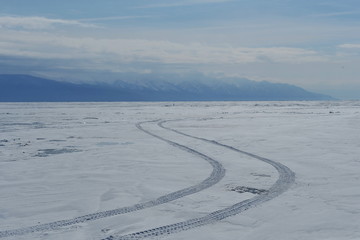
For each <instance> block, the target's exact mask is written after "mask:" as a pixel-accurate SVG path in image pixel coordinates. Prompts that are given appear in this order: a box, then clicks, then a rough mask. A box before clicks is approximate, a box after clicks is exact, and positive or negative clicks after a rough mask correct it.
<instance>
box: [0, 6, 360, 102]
mask: <svg viewBox="0 0 360 240" xmlns="http://www.w3.org/2000/svg"><path fill="white" fill-rule="evenodd" d="M0 6H1V7H0V74H13V73H14V74H15V73H17V74H18V73H21V74H32V75H36V76H43V77H48V78H52V79H56V80H67V81H73V82H74V81H79V82H94V81H113V80H116V79H117V78H119V77H120V76H121V77H124V76H126V74H131V76H133V75H134V74H135V75H136V74H138V75H142V76H143V75H147V74H149V75H151V76H152V77H154V76H162V75H164V74H166V76H169V74H170V75H171V74H172V75H174V76H186V75H189V74H199V73H201V74H204V75H205V76H211V77H213V76H215V77H218V78H222V77H241V78H248V79H251V80H256V81H263V80H265V81H270V82H277V83H288V84H294V85H297V86H300V87H303V88H305V89H307V90H311V91H316V92H319V93H324V94H330V95H332V96H333V97H337V98H340V99H360V1H359V0H316V1H314V0H301V1H299V0H131V1H130V0H71V1H70V0H52V1H49V0H31V1H29V0H11V1H10V0H0Z"/></svg>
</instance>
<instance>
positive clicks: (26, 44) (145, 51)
mask: <svg viewBox="0 0 360 240" xmlns="http://www.w3.org/2000/svg"><path fill="white" fill-rule="evenodd" d="M0 42H1V44H0V54H6V55H10V56H12V55H14V56H29V57H38V58H78V59H85V58H92V59H94V61H97V60H101V59H106V61H109V60H112V61H115V62H119V63H120V62H124V63H131V62H149V63H166V64H240V63H254V62H264V61H266V62H279V63H284V62H286V63H299V62H319V61H326V60H327V58H326V57H324V56H322V55H320V54H319V53H317V52H316V51H313V50H307V49H301V48H289V47H269V48H245V47H231V46H214V45H208V44H204V43H176V42H171V41H164V40H145V39H123V38H92V37H66V36H57V35H55V34H46V33H38V32H37V33H31V32H26V31H7V32H6V33H5V32H4V34H2V35H0Z"/></svg>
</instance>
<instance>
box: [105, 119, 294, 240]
mask: <svg viewBox="0 0 360 240" xmlns="http://www.w3.org/2000/svg"><path fill="white" fill-rule="evenodd" d="M172 121H176V120H172ZM165 122H169V121H162V122H159V123H158V126H159V127H161V128H163V129H166V130H169V131H172V132H175V133H177V134H180V135H183V136H187V137H190V138H193V139H198V140H201V141H205V142H208V143H211V144H214V145H217V146H221V147H224V148H226V149H229V150H232V151H235V152H238V153H241V154H245V155H247V156H250V157H252V158H255V159H257V160H260V161H263V162H265V163H268V164H270V165H271V166H273V167H274V168H275V169H276V170H277V171H278V173H279V177H278V180H277V181H276V182H275V183H274V184H273V185H272V186H271V188H270V189H269V190H268V192H267V193H265V194H262V195H259V196H255V197H253V198H251V199H247V200H245V201H242V202H239V203H237V204H234V205H232V206H230V207H227V208H224V209H222V210H218V211H215V212H212V213H210V214H208V215H206V216H204V217H200V218H194V219H190V220H187V221H183V222H179V223H175V224H170V225H166V226H162V227H158V228H153V229H149V230H146V231H140V232H136V233H131V234H128V235H123V236H121V235H116V234H115V235H112V236H109V237H107V238H105V239H103V240H128V239H143V238H154V237H157V236H162V235H169V234H174V233H177V232H181V231H185V230H189V229H192V228H196V227H200V226H204V225H207V224H211V223H214V222H217V221H220V220H222V219H224V218H227V217H230V216H234V215H236V214H239V213H241V212H243V211H246V210H248V209H249V208H253V207H256V206H258V205H260V204H262V203H264V202H266V201H269V200H271V199H273V198H275V197H277V196H279V195H280V194H282V193H283V192H285V191H286V190H288V189H289V188H290V186H291V185H292V184H293V183H294V182H295V173H294V172H292V171H291V170H290V169H289V168H288V167H286V166H285V165H283V164H281V163H278V162H275V161H272V160H270V159H267V158H263V157H260V156H258V155H255V154H252V153H249V152H245V151H242V150H240V149H237V148H234V147H232V146H229V145H226V144H222V143H219V142H217V141H214V140H209V139H205V138H201V137H196V136H192V135H189V134H186V133H183V132H180V131H178V130H175V129H172V128H169V127H165V126H164V123H165Z"/></svg>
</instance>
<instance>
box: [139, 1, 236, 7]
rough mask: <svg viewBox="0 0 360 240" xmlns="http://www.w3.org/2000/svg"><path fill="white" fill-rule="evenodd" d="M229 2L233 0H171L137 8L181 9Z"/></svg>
mask: <svg viewBox="0 0 360 240" xmlns="http://www.w3.org/2000/svg"><path fill="white" fill-rule="evenodd" d="M230 1H233V0H173V1H168V2H166V3H158V4H149V5H144V6H141V7H139V8H162V7H181V6H191V5H198V4H207V3H222V2H230Z"/></svg>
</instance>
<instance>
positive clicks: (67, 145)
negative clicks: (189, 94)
mask: <svg viewBox="0 0 360 240" xmlns="http://www.w3.org/2000/svg"><path fill="white" fill-rule="evenodd" d="M160 119H161V120H176V121H168V122H165V123H164V126H166V127H169V128H172V129H176V130H178V131H180V132H183V133H186V134H189V135H193V136H197V137H202V138H206V139H210V140H215V141H217V142H219V143H223V144H226V145H229V146H233V147H235V148H237V149H241V150H244V151H247V152H250V153H254V154H256V155H259V156H262V157H266V158H269V159H271V160H274V161H277V162H279V163H282V164H284V165H286V166H287V167H289V168H290V169H291V170H292V171H293V172H295V174H296V182H295V184H294V185H292V187H291V188H290V189H289V190H288V191H287V192H285V193H283V194H282V195H280V196H278V197H277V198H275V199H272V200H270V201H268V202H265V203H263V204H261V205H259V206H256V207H255V208H251V209H249V210H247V211H245V212H242V213H240V214H238V215H236V216H232V217H229V218H226V219H224V220H221V221H219V222H216V223H212V224H209V225H205V226H202V227H198V228H194V229H190V230H187V231H182V232H179V233H176V234H171V235H168V236H164V237H163V239H360V204H359V202H360V189H359V183H360V180H359V178H360V171H359V170H360V102H356V101H354V102H186V103H182V102H175V103H0V232H1V231H5V230H13V229H20V228H24V227H29V226H34V225H39V224H44V223H49V222H54V221H58V220H64V219H73V218H76V217H79V216H83V215H86V214H89V213H95V212H101V211H106V210H112V209H117V208H121V207H126V206H132V205H134V204H137V203H143V202H146V201H150V200H153V199H156V198H158V197H160V196H163V195H165V194H169V193H171V192H175V191H177V190H180V189H183V188H187V187H189V186H192V185H196V184H198V183H200V182H201V181H203V180H204V179H206V178H207V177H208V176H209V175H210V173H211V171H212V167H211V165H210V164H209V163H208V162H206V161H204V159H201V158H199V156H196V155H194V154H191V153H190V152H186V151H183V150H182V149H179V148H175V147H174V146H171V145H169V144H167V143H166V142H164V141H160V140H159V139H156V138H154V137H153V136H150V135H148V134H146V133H145V132H142V131H140V130H139V129H138V128H136V126H135V125H136V123H138V122H144V121H151V120H160ZM142 126H143V127H144V129H146V130H148V131H150V132H152V133H154V134H156V135H159V136H161V137H163V138H166V139H170V140H171V141H174V142H177V143H179V144H182V145H184V146H187V147H190V148H192V149H194V150H196V151H199V152H201V153H204V154H206V155H207V156H210V157H211V158H213V159H215V160H217V161H218V162H220V163H221V164H222V166H223V167H224V168H225V170H226V173H225V176H224V177H223V178H222V179H221V181H220V182H218V183H217V184H215V185H213V186H211V187H209V188H207V189H205V190H202V191H200V192H197V193H194V194H191V195H188V196H185V197H182V198H179V199H176V200H174V201H170V202H167V203H164V204H161V205H157V206H153V207H151V208H145V209H142V210H139V211H134V212H130V213H126V214H121V215H116V216H112V217H106V218H102V219H98V220H95V221H88V222H83V223H78V224H73V225H70V226H66V227H62V228H59V229H55V230H48V231H40V232H35V233H29V234H25V235H19V236H12V237H11V236H10V237H4V239H103V238H106V237H108V236H110V235H113V234H115V235H126V234H130V233H133V232H138V231H143V230H147V229H151V228H157V227H160V226H163V225H168V224H173V223H177V222H181V221H185V220H188V219H192V218H198V217H202V216H205V215H206V214H208V213H210V212H213V211H216V210H220V209H223V208H226V207H228V206H231V205H233V204H236V203H238V202H241V201H243V200H246V199H249V198H252V197H254V196H256V194H253V193H251V192H242V193H241V192H236V191H230V190H231V189H240V188H241V187H247V188H253V189H263V190H266V189H269V188H270V187H271V186H272V185H273V184H274V183H275V182H276V180H277V178H278V174H277V171H276V169H274V168H273V167H272V166H270V165H268V164H266V163H264V162H261V161H258V160H256V159H254V158H251V157H250V156H246V155H243V154H239V153H236V152H234V151H229V150H228V149H226V148H223V147H220V146H215V145H213V144H211V143H209V142H208V143H207V142H204V141H201V140H198V139H193V138H189V137H186V136H183V135H179V134H177V133H176V132H172V131H167V130H166V129H162V128H160V127H159V126H158V125H157V124H156V122H147V123H143V125H142Z"/></svg>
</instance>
